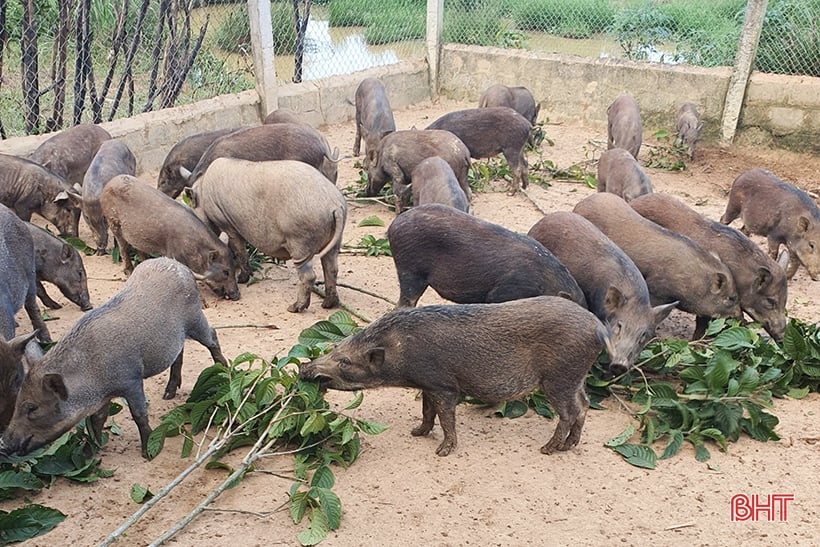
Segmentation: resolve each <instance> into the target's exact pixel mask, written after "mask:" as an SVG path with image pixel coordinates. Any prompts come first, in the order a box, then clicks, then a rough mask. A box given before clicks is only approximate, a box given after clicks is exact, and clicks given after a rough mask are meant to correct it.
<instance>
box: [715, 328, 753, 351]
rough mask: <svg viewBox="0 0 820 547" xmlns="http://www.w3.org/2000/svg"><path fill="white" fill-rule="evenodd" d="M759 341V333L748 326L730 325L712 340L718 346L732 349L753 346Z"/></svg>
mask: <svg viewBox="0 0 820 547" xmlns="http://www.w3.org/2000/svg"><path fill="white" fill-rule="evenodd" d="M757 342H758V335H757V333H756V332H755V331H753V330H752V329H750V328H747V327H729V328H728V329H726V330H725V331H723V332H721V333H720V334H718V335H717V337H716V338H715V339H714V340H713V341H712V345H713V346H714V347H716V348H720V349H726V350H730V351H734V350H738V349H742V348H753V347H755V345H756V343H757Z"/></svg>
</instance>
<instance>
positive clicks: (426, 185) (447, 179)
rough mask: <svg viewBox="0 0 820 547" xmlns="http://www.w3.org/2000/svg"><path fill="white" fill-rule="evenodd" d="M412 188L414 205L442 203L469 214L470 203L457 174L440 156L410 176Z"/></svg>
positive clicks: (421, 165) (426, 160)
mask: <svg viewBox="0 0 820 547" xmlns="http://www.w3.org/2000/svg"><path fill="white" fill-rule="evenodd" d="M410 188H411V190H412V191H413V205H424V204H425V203H441V204H442V205H449V206H450V207H455V208H456V209H458V210H459V211H464V212H465V213H468V212H469V209H470V202H469V201H467V196H466V195H464V190H462V189H461V187H460V186H459V185H458V179H456V174H455V173H453V170H452V169H451V168H450V165H449V164H448V163H447V162H446V161H444V160H443V159H441V158H440V157H438V156H433V157H432V158H427V159H425V160H423V161H422V162H421V163H419V164H418V165H417V166H416V168H415V169H413V172H412V173H411V174H410Z"/></svg>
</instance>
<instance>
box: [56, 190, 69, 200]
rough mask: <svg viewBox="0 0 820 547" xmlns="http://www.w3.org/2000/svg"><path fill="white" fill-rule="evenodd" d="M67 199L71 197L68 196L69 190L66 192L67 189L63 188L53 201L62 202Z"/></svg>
mask: <svg viewBox="0 0 820 547" xmlns="http://www.w3.org/2000/svg"><path fill="white" fill-rule="evenodd" d="M67 199H71V198H69V197H68V192H66V191H65V190H63V191H62V192H60V193H59V194H57V195H56V196H54V200H53V201H54V203H60V202H61V201H65V200H67Z"/></svg>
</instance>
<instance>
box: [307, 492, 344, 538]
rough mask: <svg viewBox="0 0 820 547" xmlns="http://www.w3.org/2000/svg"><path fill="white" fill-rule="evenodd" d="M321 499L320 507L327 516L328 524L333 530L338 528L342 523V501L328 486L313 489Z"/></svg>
mask: <svg viewBox="0 0 820 547" xmlns="http://www.w3.org/2000/svg"><path fill="white" fill-rule="evenodd" d="M312 490H315V492H316V497H317V498H318V499H319V508H320V509H321V510H322V512H323V513H324V514H325V517H326V518H327V525H328V527H329V528H330V529H331V530H336V529H337V528H339V525H340V524H341V523H342V502H341V500H340V499H339V496H337V495H336V494H334V493H333V491H331V490H329V489H327V488H315V489H312Z"/></svg>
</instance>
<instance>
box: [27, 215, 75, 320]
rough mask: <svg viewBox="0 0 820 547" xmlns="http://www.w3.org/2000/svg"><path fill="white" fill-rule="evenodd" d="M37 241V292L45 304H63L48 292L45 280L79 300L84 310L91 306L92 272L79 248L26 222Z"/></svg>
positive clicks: (72, 298) (35, 260)
mask: <svg viewBox="0 0 820 547" xmlns="http://www.w3.org/2000/svg"><path fill="white" fill-rule="evenodd" d="M26 228H28V231H29V233H30V234H31V239H32V242H33V243H34V270H35V272H36V273H37V296H38V297H39V298H40V301H41V302H42V303H43V305H44V306H46V307H47V308H50V309H52V310H57V309H60V308H62V305H60V304H59V303H57V302H55V301H54V300H52V298H51V297H50V296H49V295H48V293H46V288H45V287H44V286H43V281H48V282H49V283H52V284H53V285H56V286H57V288H58V289H60V292H61V293H63V296H65V297H66V298H68V299H69V300H70V301H72V302H74V303H75V304H77V305H78V306H79V307H80V309H81V310H83V311H88V310H90V309H91V299H90V298H89V296H88V276H87V275H86V273H85V265H84V264H83V259H82V257H81V256H80V253H79V251H77V249H75V248H74V247H72V246H71V245H69V244H68V243H66V242H65V241H63V240H62V239H60V238H59V237H56V236H54V235H52V234H50V233H48V232H47V231H46V230H44V229H42V228H40V227H39V226H35V225H34V224H31V223H26Z"/></svg>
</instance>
